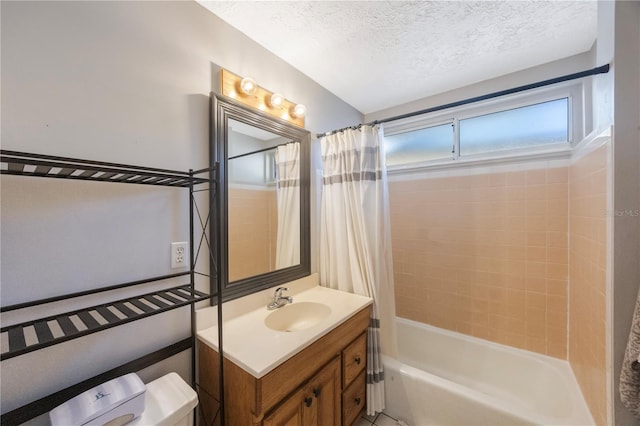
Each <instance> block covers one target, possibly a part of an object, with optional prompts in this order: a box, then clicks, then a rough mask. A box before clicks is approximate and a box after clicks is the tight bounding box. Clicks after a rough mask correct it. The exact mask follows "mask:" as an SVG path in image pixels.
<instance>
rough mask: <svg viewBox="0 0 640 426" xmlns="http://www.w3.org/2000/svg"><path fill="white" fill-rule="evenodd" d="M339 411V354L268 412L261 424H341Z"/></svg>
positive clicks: (308, 425)
mask: <svg viewBox="0 0 640 426" xmlns="http://www.w3.org/2000/svg"><path fill="white" fill-rule="evenodd" d="M340 414H341V409H340V357H336V358H334V359H333V360H332V361H331V362H330V363H329V364H327V365H326V366H325V367H324V368H322V369H321V370H320V371H319V372H318V373H316V374H315V375H314V376H313V377H312V378H311V379H310V380H309V381H308V382H307V384H306V385H304V386H302V388H300V389H299V390H297V391H296V392H294V393H293V395H291V396H290V397H289V398H287V399H285V400H284V401H283V402H282V404H280V405H279V406H278V407H277V408H275V409H274V410H273V411H272V412H271V413H270V414H269V415H267V416H266V417H265V418H264V420H263V421H262V425H263V426H327V425H339V424H340Z"/></svg>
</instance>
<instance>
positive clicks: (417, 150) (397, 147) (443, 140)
mask: <svg viewBox="0 0 640 426" xmlns="http://www.w3.org/2000/svg"><path fill="white" fill-rule="evenodd" d="M453 143H454V140H453V124H452V123H447V124H442V125H439V126H432V127H427V128H424V129H419V130H414V131H411V132H405V133H399V134H397V135H392V136H386V137H385V141H384V147H385V153H386V157H387V165H388V166H392V165H396V164H406V163H415V162H423V161H433V160H442V159H453Z"/></svg>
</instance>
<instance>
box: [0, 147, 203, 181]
mask: <svg viewBox="0 0 640 426" xmlns="http://www.w3.org/2000/svg"><path fill="white" fill-rule="evenodd" d="M0 173H1V174H7V175H19V176H37V177H50V178H59V179H72V180H89V181H98V182H117V183H135V184H139V185H156V186H172V187H179V188H188V187H189V186H191V185H197V184H200V183H208V182H209V180H208V179H206V178H197V177H194V176H193V175H192V174H191V173H189V172H180V171H175V170H165V169H156V168H151V167H139V166H129V165H124V164H116V163H105V162H97V161H89V160H80V159H74V158H67V157H55V156H51V155H42V154H30V153H25V152H18V151H8V150H4V149H3V150H0Z"/></svg>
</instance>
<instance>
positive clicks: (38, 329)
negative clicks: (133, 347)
mask: <svg viewBox="0 0 640 426" xmlns="http://www.w3.org/2000/svg"><path fill="white" fill-rule="evenodd" d="M210 297H211V296H209V295H208V294H205V293H202V292H199V291H197V290H195V289H192V288H191V285H190V284H185V285H181V286H177V287H171V288H167V289H165V290H159V291H154V292H152V293H146V294H142V295H139V296H134V297H130V298H127V299H121V300H116V301H114V302H109V303H105V304H101V305H97V306H91V307H88V308H84V309H80V310H75V311H71V312H65V313H62V314H58V315H54V316H50V317H46V318H40V319H36V320H32V321H28V322H24V323H20V324H15V325H10V326H7V327H3V328H2V329H0V335H1V338H2V343H3V345H2V346H3V347H2V354H1V356H0V359H1V360H5V359H9V358H12V357H14V356H18V355H22V354H25V353H28V352H32V351H35V350H38V349H42V348H45V347H47V346H51V345H55V344H58V343H62V342H65V341H67V340H71V339H75V338H78V337H82V336H86V335H87V334H92V333H96V332H98V331H102V330H106V329H108V328H111V327H115V326H118V325H122V324H126V323H128V322H132V321H136V320H139V319H142V318H146V317H149V316H152V315H157V314H160V313H162V312H166V311H170V310H172V309H176V308H180V307H183V306H187V305H191V304H193V303H196V302H200V301H202V300H207V299H209V298H210Z"/></svg>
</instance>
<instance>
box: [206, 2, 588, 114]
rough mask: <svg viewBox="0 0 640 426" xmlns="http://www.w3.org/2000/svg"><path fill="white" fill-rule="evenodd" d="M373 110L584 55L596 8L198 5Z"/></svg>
mask: <svg viewBox="0 0 640 426" xmlns="http://www.w3.org/2000/svg"><path fill="white" fill-rule="evenodd" d="M200 3H201V4H202V5H204V6H205V7H206V8H208V9H209V10H211V11H212V12H213V13H215V14H216V15H218V16H219V17H220V18H221V19H223V20H224V21H226V22H228V23H229V24H231V25H232V26H234V27H236V28H237V29H239V30H240V31H241V32H243V33H244V34H246V35H247V36H249V37H250V38H251V39H253V40H255V41H256V42H258V43H259V44H261V45H262V46H264V47H265V48H267V49H268V50H270V51H271V52H273V53H275V54H276V55H277V56H279V57H281V58H282V59H284V60H285V61H287V62H288V63H290V64H291V65H293V66H294V67H296V68H297V69H299V70H300V71H302V72H303V73H305V74H306V75H308V76H309V77H311V78H312V79H313V80H315V81H316V82H318V83H319V84H321V85H322V86H324V87H325V88H327V89H328V90H330V91H331V92H332V93H334V94H335V95H337V96H338V97H340V98H341V99H343V100H344V101H346V102H347V103H349V104H350V105H352V106H353V107H355V108H356V109H358V110H359V111H360V112H362V113H365V114H366V113H370V112H374V111H378V110H381V109H384V108H389V107H392V106H395V105H399V104H403V103H406V102H409V101H412V100H415V99H419V98H423V97H425V96H430V95H433V94H436V93H442V92H445V91H447V90H451V89H454V88H457V87H462V86H465V85H468V84H471V83H475V82H478V81H482V80H487V79H490V78H494V77H497V76H500V75H503V74H508V73H511V72H514V71H518V70H522V69H525V68H529V67H532V66H536V65H540V64H543V63H546V62H550V61H554V60H556V59H560V58H564V57H567V56H571V55H575V54H578V53H582V52H585V51H587V50H589V49H590V48H591V46H592V45H593V42H594V41H595V38H596V29H597V18H596V8H597V5H596V2H595V1H512V0H511V1H417V2H404V1H359V2H356V1H298V2H275V1H260V2H244V1H242V2H241V1H214V2H208V1H201V2H200Z"/></svg>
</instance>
